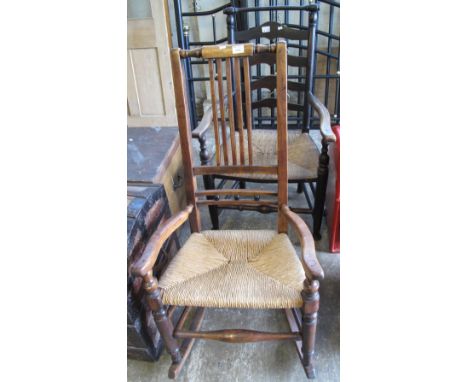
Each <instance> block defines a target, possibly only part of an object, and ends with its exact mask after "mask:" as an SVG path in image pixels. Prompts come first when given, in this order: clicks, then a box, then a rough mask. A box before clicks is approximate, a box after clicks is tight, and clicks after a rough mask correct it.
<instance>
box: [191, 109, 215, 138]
mask: <svg viewBox="0 0 468 382" xmlns="http://www.w3.org/2000/svg"><path fill="white" fill-rule="evenodd" d="M212 121H213V110H212V109H211V106H209V107H208V108H207V110H206V111H205V112H204V114H203V118H202V120H201V121H200V123H199V124H198V126H197V128H196V129H194V130H193V131H192V138H196V139H200V137H202V136H203V135H204V134H205V133H206V130H208V128H209V127H210V125H211V122H212Z"/></svg>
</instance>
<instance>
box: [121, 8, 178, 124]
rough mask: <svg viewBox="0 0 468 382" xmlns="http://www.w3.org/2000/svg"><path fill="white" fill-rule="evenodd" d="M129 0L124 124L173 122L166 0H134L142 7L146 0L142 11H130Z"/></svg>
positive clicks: (173, 107)
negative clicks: (145, 6)
mask: <svg viewBox="0 0 468 382" xmlns="http://www.w3.org/2000/svg"><path fill="white" fill-rule="evenodd" d="M132 1H133V0H128V2H129V3H128V4H127V5H128V8H127V9H128V19H127V124H128V126H129V127H151V126H160V127H162V126H177V117H176V109H175V101H174V89H173V85H172V69H171V62H170V56H169V49H170V42H169V41H170V36H169V25H170V24H169V17H168V11H167V3H166V0H142V1H135V4H137V3H142V4H143V8H144V5H145V3H146V5H147V9H146V11H143V12H132V11H131V5H135V4H131V3H130V2H132ZM137 5H138V6H140V9H141V8H142V7H141V5H139V4H137Z"/></svg>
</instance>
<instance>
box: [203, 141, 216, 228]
mask: <svg viewBox="0 0 468 382" xmlns="http://www.w3.org/2000/svg"><path fill="white" fill-rule="evenodd" d="M198 142H199V143H200V163H201V165H202V166H205V165H207V164H208V161H209V159H210V155H209V153H208V149H207V148H206V137H205V134H202V135H200V136H199V137H198ZM203 185H204V186H205V190H214V188H215V183H214V179H213V177H212V176H211V175H204V176H203ZM214 198H215V196H208V197H207V199H214ZM208 211H209V213H210V219H211V224H212V225H213V229H219V212H218V207H217V206H209V207H208Z"/></svg>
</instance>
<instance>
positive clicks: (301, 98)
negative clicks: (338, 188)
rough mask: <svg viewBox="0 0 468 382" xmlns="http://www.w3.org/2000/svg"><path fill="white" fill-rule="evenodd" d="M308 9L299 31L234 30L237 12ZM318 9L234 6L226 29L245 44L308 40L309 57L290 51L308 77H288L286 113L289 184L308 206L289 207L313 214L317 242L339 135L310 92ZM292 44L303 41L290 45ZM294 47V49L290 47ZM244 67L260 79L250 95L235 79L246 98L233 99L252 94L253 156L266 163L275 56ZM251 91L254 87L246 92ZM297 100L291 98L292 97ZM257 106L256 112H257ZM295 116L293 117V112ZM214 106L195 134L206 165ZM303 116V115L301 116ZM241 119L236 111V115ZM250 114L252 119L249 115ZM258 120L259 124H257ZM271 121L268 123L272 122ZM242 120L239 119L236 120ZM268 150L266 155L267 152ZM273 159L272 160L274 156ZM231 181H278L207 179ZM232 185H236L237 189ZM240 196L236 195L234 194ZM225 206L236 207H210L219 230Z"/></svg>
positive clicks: (292, 62) (271, 136) (272, 25)
mask: <svg viewBox="0 0 468 382" xmlns="http://www.w3.org/2000/svg"><path fill="white" fill-rule="evenodd" d="M281 10H288V11H301V12H302V11H307V12H308V15H309V27H308V29H298V28H294V27H292V26H289V25H282V24H279V23H277V22H275V21H269V22H266V23H264V24H262V25H260V26H258V27H255V28H251V29H248V30H243V31H238V30H236V23H235V15H236V14H237V15H239V16H241V15H243V14H244V13H248V12H257V13H258V12H260V11H268V12H272V11H281ZM317 12H318V5H317V4H310V5H306V6H270V7H252V8H236V7H229V8H226V9H225V10H224V13H226V14H227V27H228V41H229V43H230V44H236V43H245V42H252V41H257V42H259V41H260V40H261V39H269V40H278V38H287V39H288V41H289V40H292V41H297V42H298V43H299V42H301V41H304V40H305V41H307V46H306V48H307V56H295V55H292V54H291V53H290V52H289V54H288V67H290V68H291V72H298V73H299V74H300V73H301V72H302V71H303V70H305V73H306V79H305V82H299V81H297V80H296V81H293V80H289V77H291V78H293V77H301V76H293V75H290V76H289V75H288V90H289V91H292V92H293V93H292V94H293V95H295V97H294V98H293V97H291V99H290V97H289V96H290V95H289V94H288V102H287V111H288V116H287V118H288V119H291V120H296V123H295V125H294V129H290V130H289V131H288V147H289V158H288V159H289V160H288V182H289V183H296V184H297V190H298V192H303V193H304V196H305V198H306V201H307V204H308V208H293V207H291V210H293V211H294V212H297V213H307V214H311V215H312V216H313V234H314V238H315V239H317V240H319V239H320V238H321V234H320V230H321V225H322V219H323V214H324V208H325V196H326V188H327V178H328V163H329V156H328V144H329V143H330V142H334V141H335V135H334V134H333V132H332V130H331V128H330V114H329V112H328V110H327V109H326V107H325V106H324V105H323V104H322V103H321V102H320V101H319V100H318V98H317V97H315V96H314V95H313V94H312V88H313V86H312V80H313V78H312V74H313V72H314V57H315V54H314V52H315V45H316V24H317ZM291 45H293V46H294V47H299V46H302V45H300V44H299V45H297V44H295V45H294V44H291ZM290 50H292V49H290ZM245 62H246V65H249V66H256V80H255V81H253V82H252V84H251V86H250V88H251V89H252V94H247V88H244V89H241V88H240V86H238V85H237V84H236V83H235V81H233V86H232V88H231V90H232V91H233V93H234V94H238V93H242V91H243V97H240V94H239V98H238V99H237V97H236V98H235V99H234V100H233V104H234V107H235V106H236V103H237V102H239V103H242V102H245V99H246V97H247V96H249V97H252V102H251V107H252V112H251V113H252V114H253V113H254V112H256V116H255V117H253V122H254V123H252V129H253V131H252V135H253V139H254V141H255V147H254V153H253V156H254V157H256V156H257V157H259V158H260V157H261V158H262V159H261V161H262V162H264V163H265V164H266V163H267V162H266V158H267V157H268V156H269V155H270V153H272V152H273V151H274V145H275V143H276V141H275V135H276V133H275V131H274V129H275V126H276V123H275V121H276V116H275V109H276V99H275V97H277V95H276V96H275V95H274V93H275V88H276V81H275V75H274V69H275V57H274V54H272V53H268V52H265V53H262V54H259V55H257V56H255V57H250V58H249V60H248V61H245ZM262 64H268V65H270V69H271V74H268V75H260V74H259V73H261V72H259V68H260V67H261V65H262ZM262 89H268V90H269V91H270V95H269V97H268V98H264V97H262V95H263V92H262ZM248 91H249V92H250V89H249V90H248ZM296 100H297V101H298V102H297V103H296V102H293V101H296ZM265 108H266V109H269V113H270V115H269V116H264V115H263V116H262V110H263V109H265ZM312 108H313V109H315V110H316V111H317V112H318V115H319V118H320V133H321V135H322V149H321V151H320V150H319V149H318V148H317V146H316V144H315V143H314V142H313V140H312V138H311V137H310V135H309V130H310V125H311V118H312ZM254 110H255V111H254ZM293 114H295V115H293ZM211 115H212V110H211V109H209V110H208V111H207V112H206V113H205V116H204V118H203V119H202V122H201V123H200V124H199V126H198V127H197V128H196V129H195V130H194V131H193V136H194V137H196V138H198V139H199V141H200V146H201V150H200V159H201V163H202V164H208V162H209V155H208V153H207V150H206V143H205V141H206V138H205V137H204V134H205V132H206V130H207V128H208V127H209V126H210V122H211ZM301 116H302V118H301ZM234 118H235V119H237V115H234ZM249 118H252V117H251V116H249ZM255 121H256V123H255ZM268 122H269V123H268ZM237 123H238V122H237ZM264 153H267V154H266V155H264ZM270 159H273V160H274V158H271V157H270ZM216 179H220V182H219V183H218V184H216V181H215V180H216ZM227 179H231V180H234V181H235V183H234V184H235V187H237V186H239V187H240V188H241V189H245V187H246V182H252V183H275V182H276V181H277V178H276V175H261V176H258V174H243V175H239V176H232V175H231V176H226V175H216V176H208V175H206V176H205V177H204V183H205V188H206V189H213V188H223V187H224V185H225V183H226V180H227ZM307 185H309V186H310V190H311V191H312V194H313V195H314V203H313V204H312V200H311V199H312V198H311V196H310V194H309V191H308V189H307ZM233 188H234V187H233ZM236 196H237V195H236ZM222 208H236V207H232V206H210V217H211V222H212V224H213V228H214V229H219V217H218V216H219V209H222ZM243 208H244V209H256V210H258V211H260V212H264V213H266V212H273V211H275V209H272V208H269V207H268V206H262V207H261V208H255V207H253V206H248V207H243Z"/></svg>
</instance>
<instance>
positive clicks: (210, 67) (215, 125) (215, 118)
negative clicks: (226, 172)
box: [208, 60, 220, 166]
mask: <svg viewBox="0 0 468 382" xmlns="http://www.w3.org/2000/svg"><path fill="white" fill-rule="evenodd" d="M208 70H209V73H210V91H211V110H212V112H213V128H214V136H215V145H216V151H215V155H216V164H217V165H218V166H219V165H220V155H219V154H220V148H219V129H218V111H217V107H216V92H215V80H214V69H213V60H208Z"/></svg>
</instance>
